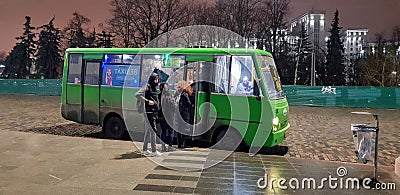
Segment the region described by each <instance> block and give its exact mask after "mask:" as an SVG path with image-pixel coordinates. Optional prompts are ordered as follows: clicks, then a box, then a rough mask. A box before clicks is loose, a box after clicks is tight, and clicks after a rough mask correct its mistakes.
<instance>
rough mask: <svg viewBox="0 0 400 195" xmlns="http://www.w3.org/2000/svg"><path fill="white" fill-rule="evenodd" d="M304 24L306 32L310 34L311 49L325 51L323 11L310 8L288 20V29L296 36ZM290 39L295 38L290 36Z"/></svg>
mask: <svg viewBox="0 0 400 195" xmlns="http://www.w3.org/2000/svg"><path fill="white" fill-rule="evenodd" d="M303 24H304V27H305V30H306V32H307V34H308V35H309V36H310V41H311V43H312V45H313V50H314V51H317V50H319V49H322V50H325V51H326V39H327V31H326V25H325V11H315V10H311V11H310V12H307V13H305V14H303V15H301V16H300V17H298V18H295V19H293V20H292V21H291V22H290V26H289V31H290V34H291V35H292V36H298V35H300V33H301V26H302V25H303ZM290 40H292V41H293V44H294V40H296V38H291V39H290Z"/></svg>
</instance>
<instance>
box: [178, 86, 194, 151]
mask: <svg viewBox="0 0 400 195" xmlns="http://www.w3.org/2000/svg"><path fill="white" fill-rule="evenodd" d="M178 87H179V88H180V89H181V93H180V95H179V101H178V112H177V113H179V115H180V117H181V119H180V120H179V119H178V120H179V122H178V132H177V134H178V135H177V137H178V148H185V147H186V135H189V134H190V133H191V131H190V130H191V128H190V124H192V122H191V121H190V120H191V119H192V118H193V117H192V116H191V115H192V113H193V111H192V102H191V98H190V96H191V95H192V94H193V89H192V87H191V86H190V84H189V82H187V81H179V82H178ZM178 117H179V116H178Z"/></svg>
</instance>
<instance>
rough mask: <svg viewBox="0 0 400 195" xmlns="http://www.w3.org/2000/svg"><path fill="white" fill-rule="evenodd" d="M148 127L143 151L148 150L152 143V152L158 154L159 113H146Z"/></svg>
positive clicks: (145, 132)
mask: <svg viewBox="0 0 400 195" xmlns="http://www.w3.org/2000/svg"><path fill="white" fill-rule="evenodd" d="M145 120H146V127H145V131H144V143H143V151H146V150H147V145H148V143H149V141H150V145H151V151H152V152H156V150H157V148H156V136H157V135H156V132H157V129H156V120H157V113H145Z"/></svg>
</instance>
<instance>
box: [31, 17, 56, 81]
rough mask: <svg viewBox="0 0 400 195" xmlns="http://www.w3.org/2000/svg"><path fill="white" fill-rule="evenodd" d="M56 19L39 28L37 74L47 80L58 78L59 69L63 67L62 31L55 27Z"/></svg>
mask: <svg viewBox="0 0 400 195" xmlns="http://www.w3.org/2000/svg"><path fill="white" fill-rule="evenodd" d="M54 20H55V18H54V17H53V19H51V20H50V22H49V23H48V24H46V25H43V26H41V27H39V28H38V29H40V30H41V31H40V34H39V40H38V52H37V54H36V64H37V65H36V70H37V73H38V74H40V75H43V76H44V77H45V78H50V79H54V78H57V76H58V74H59V73H58V67H59V66H60V65H62V56H61V49H60V47H61V30H60V29H59V28H56V27H54V23H53V22H54Z"/></svg>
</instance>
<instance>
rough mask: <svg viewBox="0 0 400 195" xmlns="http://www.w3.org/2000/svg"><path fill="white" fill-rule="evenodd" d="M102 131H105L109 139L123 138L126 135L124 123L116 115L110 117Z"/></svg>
mask: <svg viewBox="0 0 400 195" xmlns="http://www.w3.org/2000/svg"><path fill="white" fill-rule="evenodd" d="M104 132H105V133H106V136H107V138H111V139H123V138H125V137H126V135H127V130H126V127H125V124H124V123H123V122H122V120H121V119H120V118H118V117H115V116H113V117H110V118H109V119H108V120H107V121H106V123H105V125H104Z"/></svg>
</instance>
